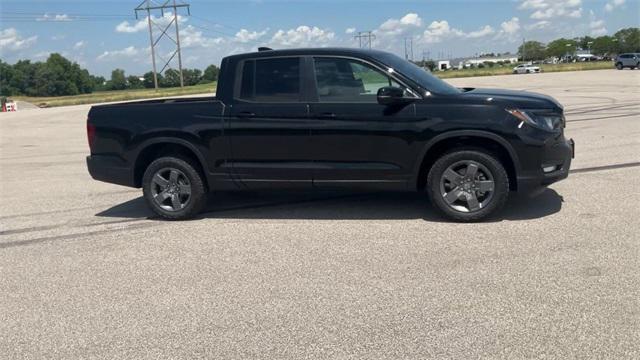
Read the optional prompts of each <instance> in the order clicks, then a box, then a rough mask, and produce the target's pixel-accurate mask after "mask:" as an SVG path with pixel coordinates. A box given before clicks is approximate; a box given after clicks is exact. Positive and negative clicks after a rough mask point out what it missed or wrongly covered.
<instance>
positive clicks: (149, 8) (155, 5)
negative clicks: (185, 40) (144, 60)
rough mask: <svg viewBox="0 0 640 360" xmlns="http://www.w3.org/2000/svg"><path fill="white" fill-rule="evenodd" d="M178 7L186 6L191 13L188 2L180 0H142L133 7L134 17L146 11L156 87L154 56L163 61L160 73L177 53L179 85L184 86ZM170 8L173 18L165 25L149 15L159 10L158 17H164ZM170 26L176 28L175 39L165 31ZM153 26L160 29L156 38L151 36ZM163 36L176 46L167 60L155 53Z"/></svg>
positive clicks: (156, 72)
mask: <svg viewBox="0 0 640 360" xmlns="http://www.w3.org/2000/svg"><path fill="white" fill-rule="evenodd" d="M180 8H187V13H188V14H189V15H191V9H190V8H189V4H185V3H184V2H182V1H180V3H179V4H178V3H177V2H176V0H173V1H172V0H164V1H160V2H158V1H155V0H144V1H143V2H141V3H140V5H138V7H137V8H135V9H134V11H135V12H136V19H138V12H139V11H142V12H143V13H144V12H146V13H147V22H148V25H149V43H150V44H151V64H152V65H153V84H154V86H155V88H156V89H157V88H158V71H157V67H156V57H157V58H159V59H160V60H162V61H163V62H164V66H162V70H160V73H161V74H162V72H164V69H166V68H167V66H169V64H170V63H171V60H173V58H174V57H175V56H176V55H178V71H179V72H180V87H183V86H184V78H183V76H182V51H181V49H180V27H179V24H178V9H180ZM171 9H172V10H173V18H172V19H171V21H170V22H169V24H167V25H166V26H164V25H161V24H158V23H157V22H156V21H154V20H153V18H152V16H151V15H152V13H153V12H157V11H158V10H159V11H160V14H161V15H162V16H161V17H160V18H161V19H165V16H164V12H165V11H166V10H171ZM172 26H173V27H175V29H176V38H175V39H174V38H173V37H171V35H169V34H168V33H167V31H169V29H170V28H171V27H172ZM154 27H155V28H156V29H158V30H159V31H160V36H158V37H157V38H154V37H153V29H154ZM164 37H166V38H168V39H169V40H171V41H172V42H173V43H174V44H175V46H176V48H175V51H173V53H172V54H171V57H169V60H164V59H163V58H162V57H161V56H160V55H158V54H157V51H156V49H157V46H158V43H159V42H160V40H162V39H163V38H164Z"/></svg>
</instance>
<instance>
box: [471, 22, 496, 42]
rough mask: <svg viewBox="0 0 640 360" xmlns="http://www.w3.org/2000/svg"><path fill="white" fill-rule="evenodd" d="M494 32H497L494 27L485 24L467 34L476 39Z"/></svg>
mask: <svg viewBox="0 0 640 360" xmlns="http://www.w3.org/2000/svg"><path fill="white" fill-rule="evenodd" d="M494 32H495V30H493V28H492V27H491V26H489V25H485V26H484V27H482V28H481V29H480V30H476V31H472V32H470V33H468V34H467V35H466V36H467V37H468V38H471V39H475V38H481V37H484V36H487V35H491V34H493V33H494Z"/></svg>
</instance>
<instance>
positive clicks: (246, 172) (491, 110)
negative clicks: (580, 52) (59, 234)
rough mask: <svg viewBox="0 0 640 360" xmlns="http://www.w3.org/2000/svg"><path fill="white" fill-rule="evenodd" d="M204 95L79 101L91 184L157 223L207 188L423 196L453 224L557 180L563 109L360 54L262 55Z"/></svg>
mask: <svg viewBox="0 0 640 360" xmlns="http://www.w3.org/2000/svg"><path fill="white" fill-rule="evenodd" d="M220 71H221V72H220V77H219V82H218V85H217V86H218V88H217V93H216V96H215V97H209V98H186V99H185V98H179V99H170V100H150V101H139V102H133V103H125V104H112V105H100V106H93V107H92V108H91V110H90V112H89V118H88V121H87V133H88V138H89V146H90V150H91V155H90V156H89V157H88V158H87V164H88V168H89V172H90V174H91V176H92V177H93V178H94V179H96V180H102V181H106V182H110V183H114V184H120V185H125V186H130V187H136V188H140V187H142V189H143V194H144V197H145V199H146V202H147V203H148V205H149V206H150V207H151V209H153V211H155V212H156V213H157V214H159V215H160V216H161V217H164V218H166V219H187V218H191V217H193V216H195V215H196V214H198V213H199V212H200V211H201V210H203V209H204V208H205V205H206V202H207V194H208V193H209V192H213V191H227V190H231V191H245V190H265V189H276V188H280V189H282V188H285V189H304V190H311V189H368V190H387V191H426V192H427V193H428V194H429V196H430V198H431V202H432V204H433V205H434V206H435V207H436V208H437V209H438V210H439V211H440V212H441V213H442V214H444V215H445V216H447V217H448V218H450V219H453V220H457V221H477V220H481V219H484V218H486V217H487V216H489V215H491V214H494V213H495V212H497V211H498V210H499V209H500V208H502V206H503V205H504V204H505V202H506V200H507V198H508V196H509V193H510V191H518V192H530V191H532V190H534V189H537V188H540V187H542V186H546V185H549V184H551V183H553V182H556V181H558V180H562V179H564V178H566V177H567V176H568V174H569V168H570V165H571V159H572V156H573V155H572V154H573V147H574V145H573V142H572V140H566V139H565V137H564V127H565V118H564V115H563V107H562V106H561V105H560V104H559V103H558V102H557V101H556V100H554V99H553V98H551V97H549V96H545V95H539V94H535V93H529V92H521V91H508V90H487V89H472V88H466V89H459V88H455V87H453V86H451V85H449V84H447V83H446V82H444V81H442V80H440V79H438V78H436V77H434V76H433V75H431V74H430V73H428V72H426V71H424V70H423V69H421V68H419V67H418V66H416V65H414V64H412V63H410V62H408V61H405V60H404V59H401V58H399V57H397V56H395V55H392V54H389V53H385V52H381V51H373V50H360V49H358V50H356V49H331V48H325V49H298V50H279V51H274V50H264V51H259V52H256V53H250V54H241V55H233V56H229V57H227V58H225V59H223V60H222V64H221V70H220Z"/></svg>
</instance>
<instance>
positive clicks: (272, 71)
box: [239, 57, 301, 102]
mask: <svg viewBox="0 0 640 360" xmlns="http://www.w3.org/2000/svg"><path fill="white" fill-rule="evenodd" d="M241 74H242V75H241V76H242V79H241V81H240V91H239V98H240V99H242V100H248V101H254V102H298V101H300V100H301V92H300V58H299V57H291V58H273V59H255V60H247V61H245V62H244V64H243V65H242V71H241Z"/></svg>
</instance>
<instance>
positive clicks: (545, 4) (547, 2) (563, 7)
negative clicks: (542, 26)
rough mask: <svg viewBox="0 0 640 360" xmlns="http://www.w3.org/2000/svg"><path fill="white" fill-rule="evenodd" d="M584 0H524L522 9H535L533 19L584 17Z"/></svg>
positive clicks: (521, 4) (520, 7)
mask: <svg viewBox="0 0 640 360" xmlns="http://www.w3.org/2000/svg"><path fill="white" fill-rule="evenodd" d="M581 5H582V0H523V1H522V2H521V3H520V6H518V9H520V10H533V13H532V14H531V18H532V19H536V20H546V19H552V18H556V17H570V18H580V17H582V7H581Z"/></svg>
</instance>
